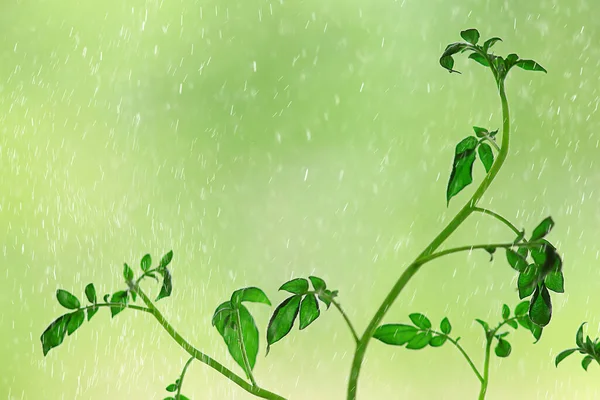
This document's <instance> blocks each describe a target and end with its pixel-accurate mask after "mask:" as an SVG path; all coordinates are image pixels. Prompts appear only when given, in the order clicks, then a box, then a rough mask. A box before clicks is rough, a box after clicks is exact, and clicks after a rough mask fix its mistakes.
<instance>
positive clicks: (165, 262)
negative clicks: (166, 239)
mask: <svg viewBox="0 0 600 400" xmlns="http://www.w3.org/2000/svg"><path fill="white" fill-rule="evenodd" d="M171 260H173V250H170V251H169V252H168V253H167V254H165V255H164V256H163V257H162V258H161V259H160V263H159V264H158V269H163V268H166V267H167V266H168V265H169V264H171Z"/></svg>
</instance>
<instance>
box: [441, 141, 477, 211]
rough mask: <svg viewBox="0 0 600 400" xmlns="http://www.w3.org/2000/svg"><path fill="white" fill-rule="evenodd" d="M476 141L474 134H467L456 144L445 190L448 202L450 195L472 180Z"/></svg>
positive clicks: (452, 195)
mask: <svg viewBox="0 0 600 400" xmlns="http://www.w3.org/2000/svg"><path fill="white" fill-rule="evenodd" d="M477 143H478V141H477V138H476V137H475V136H469V137H467V138H465V139H463V140H462V141H461V142H459V143H458V144H457V145H456V149H455V154H454V162H453V164H452V172H451V173H450V180H449V181H448V188H447V190H446V200H447V202H448V203H450V199H451V198H452V197H454V196H455V195H457V194H458V193H459V192H460V191H461V190H463V189H464V188H465V187H466V186H468V185H469V184H471V182H473V163H474V162H475V157H476V156H475V148H476V147H477Z"/></svg>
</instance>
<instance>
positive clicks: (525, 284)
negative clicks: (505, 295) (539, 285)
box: [517, 264, 539, 299]
mask: <svg viewBox="0 0 600 400" xmlns="http://www.w3.org/2000/svg"><path fill="white" fill-rule="evenodd" d="M538 273H539V268H537V266H536V265H535V264H529V266H528V267H527V268H525V270H524V271H523V272H521V273H520V274H519V278H518V280H517V287H518V289H519V299H524V298H525V297H529V296H531V294H532V293H533V292H534V290H535V287H536V285H535V282H536V278H537V275H538Z"/></svg>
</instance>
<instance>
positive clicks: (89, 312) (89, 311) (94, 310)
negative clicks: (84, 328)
mask: <svg viewBox="0 0 600 400" xmlns="http://www.w3.org/2000/svg"><path fill="white" fill-rule="evenodd" d="M99 309H100V307H98V306H92V307H90V308H88V309H87V320H88V321H89V320H90V319H92V317H93V316H94V315H95V314H96V313H97V312H98V310H99Z"/></svg>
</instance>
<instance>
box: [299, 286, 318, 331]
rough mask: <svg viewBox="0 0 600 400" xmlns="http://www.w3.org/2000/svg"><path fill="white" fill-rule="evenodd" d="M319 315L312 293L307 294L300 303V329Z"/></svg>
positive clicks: (315, 299)
mask: <svg viewBox="0 0 600 400" xmlns="http://www.w3.org/2000/svg"><path fill="white" fill-rule="evenodd" d="M319 315H320V312H319V303H318V302H317V298H316V297H315V295H314V294H308V295H306V296H305V297H304V300H302V303H301V304H300V330H302V329H304V328H306V327H307V326H309V325H310V324H312V322H313V321H314V320H315V319H317V318H318V317H319Z"/></svg>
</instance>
